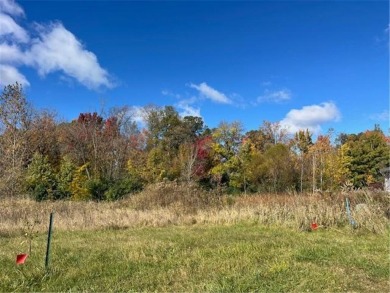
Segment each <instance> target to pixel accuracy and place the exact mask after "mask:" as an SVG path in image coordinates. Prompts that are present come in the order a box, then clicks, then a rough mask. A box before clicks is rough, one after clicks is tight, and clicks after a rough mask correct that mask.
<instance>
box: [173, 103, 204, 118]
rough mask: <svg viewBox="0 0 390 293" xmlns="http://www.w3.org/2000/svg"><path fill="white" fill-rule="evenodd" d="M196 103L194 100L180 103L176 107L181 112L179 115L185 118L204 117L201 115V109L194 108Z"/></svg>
mask: <svg viewBox="0 0 390 293" xmlns="http://www.w3.org/2000/svg"><path fill="white" fill-rule="evenodd" d="M194 102H195V100H194V99H186V100H181V101H179V102H178V103H177V104H176V105H175V106H176V107H177V108H178V109H179V110H180V112H179V115H180V116H181V117H185V116H195V117H202V115H200V108H199V107H198V108H197V107H194V106H193V103H194Z"/></svg>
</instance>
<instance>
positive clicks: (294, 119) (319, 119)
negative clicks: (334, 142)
mask: <svg viewBox="0 0 390 293" xmlns="http://www.w3.org/2000/svg"><path fill="white" fill-rule="evenodd" d="M340 117H341V114H340V111H339V109H338V108H337V106H336V105H335V104H334V103H333V102H325V103H321V104H319V105H310V106H304V107H302V108H301V109H292V110H291V111H290V112H288V113H287V115H286V117H285V118H284V119H283V120H282V121H281V122H280V124H281V125H282V126H283V127H284V128H286V129H287V130H288V131H289V132H290V133H295V132H297V131H299V130H305V129H308V130H309V131H311V132H312V133H319V132H320V131H321V125H322V124H324V123H327V122H331V121H338V120H339V119H340Z"/></svg>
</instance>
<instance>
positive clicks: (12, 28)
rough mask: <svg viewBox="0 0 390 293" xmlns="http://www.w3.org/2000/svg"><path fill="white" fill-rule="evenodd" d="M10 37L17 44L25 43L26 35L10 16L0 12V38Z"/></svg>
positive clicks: (27, 39) (27, 37)
mask: <svg viewBox="0 0 390 293" xmlns="http://www.w3.org/2000/svg"><path fill="white" fill-rule="evenodd" d="M6 36H8V37H10V38H13V39H14V40H15V41H17V42H21V43H27V42H28V41H29V39H30V37H29V36H28V33H27V32H26V31H25V30H24V29H23V28H22V27H21V26H20V25H18V24H17V23H16V22H15V21H14V20H13V19H12V17H11V16H9V15H7V14H4V13H1V12H0V37H6Z"/></svg>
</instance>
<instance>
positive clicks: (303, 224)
mask: <svg viewBox="0 0 390 293" xmlns="http://www.w3.org/2000/svg"><path fill="white" fill-rule="evenodd" d="M346 197H347V198H348V199H349V200H350V203H351V215H352V217H353V219H354V221H355V222H356V227H355V228H358V229H363V230H367V231H371V232H374V233H385V232H386V229H387V227H388V225H389V219H388V215H389V211H390V209H389V207H390V206H389V203H390V195H389V194H388V193H383V192H372V191H368V190H360V191H354V192H350V193H348V194H342V193H339V194H334V195H324V194H316V195H299V194H281V195H275V194H258V195H251V196H244V195H241V196H235V197H232V196H229V195H219V194H213V193H210V192H206V191H202V190H199V189H197V188H195V187H191V186H182V185H179V184H176V183H162V184H157V185H154V186H150V187H148V188H147V189H146V190H144V191H143V192H141V193H139V194H137V195H133V196H129V197H127V198H125V199H123V200H120V201H117V202H72V201H53V202H51V201H45V202H35V201H32V200H29V199H3V200H1V201H0V236H7V235H12V234H20V233H26V229H30V230H33V231H37V232H43V231H45V230H46V229H47V226H48V220H49V214H50V212H52V211H53V212H55V216H54V228H55V229H58V230H92V229H125V228H130V227H140V226H153V227H163V226H167V225H195V224H196V225H202V224H218V225H220V224H235V223H239V222H243V221H245V222H251V223H256V224H261V225H283V226H286V227H291V228H295V229H301V230H306V229H310V224H311V223H312V222H316V223H318V224H319V225H320V227H323V228H331V227H342V226H347V225H350V224H349V219H348V217H347V213H346V209H345V198H346ZM30 232H31V231H30Z"/></svg>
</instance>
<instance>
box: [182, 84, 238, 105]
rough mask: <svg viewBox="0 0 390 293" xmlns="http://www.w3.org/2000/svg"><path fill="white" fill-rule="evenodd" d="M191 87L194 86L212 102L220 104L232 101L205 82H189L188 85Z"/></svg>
mask: <svg viewBox="0 0 390 293" xmlns="http://www.w3.org/2000/svg"><path fill="white" fill-rule="evenodd" d="M189 86H190V87H191V88H194V89H196V90H198V91H199V93H200V94H201V95H202V96H203V97H205V98H208V99H210V100H212V101H214V102H217V103H221V104H231V103H232V101H231V100H230V99H229V98H228V97H227V96H226V95H225V94H223V93H221V92H219V91H217V90H216V89H214V88H212V87H210V86H208V85H207V83H205V82H202V83H201V84H199V85H196V84H193V83H191V84H190V85H189Z"/></svg>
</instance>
